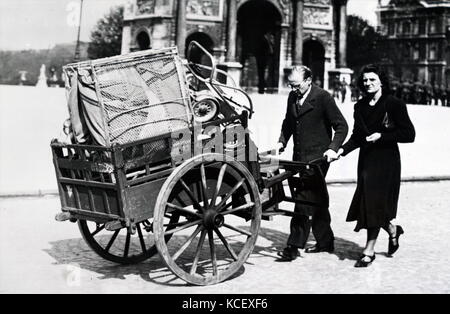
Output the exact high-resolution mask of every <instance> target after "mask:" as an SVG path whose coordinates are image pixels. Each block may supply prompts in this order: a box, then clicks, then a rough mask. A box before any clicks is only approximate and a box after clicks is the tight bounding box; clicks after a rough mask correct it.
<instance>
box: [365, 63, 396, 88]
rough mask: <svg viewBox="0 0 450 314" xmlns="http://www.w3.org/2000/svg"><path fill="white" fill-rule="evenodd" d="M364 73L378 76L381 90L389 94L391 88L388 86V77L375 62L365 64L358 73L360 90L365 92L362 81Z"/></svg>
mask: <svg viewBox="0 0 450 314" xmlns="http://www.w3.org/2000/svg"><path fill="white" fill-rule="evenodd" d="M364 73H375V74H377V75H378V77H379V78H380V81H381V84H382V86H381V88H382V90H383V93H384V94H389V93H390V92H391V88H390V84H389V79H388V77H387V75H386V73H384V71H383V70H382V69H381V68H380V67H379V66H378V65H376V64H368V65H366V66H365V67H364V68H363V69H362V70H361V73H360V75H359V78H358V87H359V89H360V90H361V91H363V92H365V91H366V89H365V88H364V83H363V75H364Z"/></svg>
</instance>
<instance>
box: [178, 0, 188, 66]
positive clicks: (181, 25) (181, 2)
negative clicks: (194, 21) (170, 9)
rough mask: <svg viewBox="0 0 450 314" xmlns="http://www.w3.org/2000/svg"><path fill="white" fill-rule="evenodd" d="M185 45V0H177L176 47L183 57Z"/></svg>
mask: <svg viewBox="0 0 450 314" xmlns="http://www.w3.org/2000/svg"><path fill="white" fill-rule="evenodd" d="M185 45H186V0H178V8H177V47H178V53H179V55H180V57H184V50H185Z"/></svg>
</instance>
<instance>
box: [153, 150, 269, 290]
mask: <svg viewBox="0 0 450 314" xmlns="http://www.w3.org/2000/svg"><path fill="white" fill-rule="evenodd" d="M223 159H224V155H219V154H204V155H200V156H196V157H194V158H191V159H189V160H187V161H185V162H184V163H183V164H182V165H180V166H179V167H178V168H176V169H175V171H174V172H172V174H171V175H170V176H169V177H168V178H167V180H166V181H165V183H164V185H163V186H162V188H161V192H160V193H159V195H158V198H157V201H156V205H155V213H154V220H153V222H154V233H155V241H156V246H157V248H158V251H159V253H160V255H161V257H162V258H163V260H164V262H165V263H166V265H167V266H168V267H169V269H170V270H171V271H172V272H173V273H175V274H176V275H177V276H178V277H180V278H181V279H183V280H185V281H187V282H189V283H191V284H196V285H210V284H215V283H218V282H221V281H224V280H226V279H227V278H229V277H230V276H232V275H233V274H235V273H236V272H237V271H238V270H239V269H240V268H241V266H242V265H243V264H244V263H245V261H246V260H247V258H248V256H249V255H250V253H251V252H252V250H253V248H254V246H255V242H256V238H257V236H258V231H259V226H260V223H261V202H260V199H259V194H258V188H257V185H256V183H255V180H254V179H253V177H252V175H251V174H250V172H249V171H248V170H247V168H245V166H244V165H243V164H242V163H240V162H237V161H235V160H223ZM170 213H172V214H177V215H179V216H180V221H179V222H178V223H177V224H176V226H171V227H172V228H171V229H170V230H169V228H166V229H165V230H164V228H165V225H164V216H165V215H167V214H170ZM168 235H173V238H172V240H171V241H170V242H166V241H165V240H164V237H166V236H168Z"/></svg>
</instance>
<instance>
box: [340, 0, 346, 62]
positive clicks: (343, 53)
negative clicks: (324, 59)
mask: <svg viewBox="0 0 450 314" xmlns="http://www.w3.org/2000/svg"><path fill="white" fill-rule="evenodd" d="M340 6H341V7H340V21H339V67H340V68H346V67H347V0H341V1H340Z"/></svg>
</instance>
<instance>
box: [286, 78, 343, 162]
mask: <svg viewBox="0 0 450 314" xmlns="http://www.w3.org/2000/svg"><path fill="white" fill-rule="evenodd" d="M297 98H298V96H297V94H296V93H295V92H294V91H292V92H291V93H290V94H289V97H288V104H287V110H286V117H285V119H284V121H283V125H282V128H281V135H280V139H279V142H281V143H282V144H283V146H284V147H286V145H287V142H288V141H289V139H290V137H291V136H293V138H294V156H293V160H295V161H304V162H308V161H311V160H313V159H317V158H320V157H322V156H323V153H324V152H325V151H326V150H328V149H332V150H334V151H335V152H337V151H338V149H339V148H340V147H341V145H342V143H343V142H344V140H345V138H346V136H347V132H348V125H347V122H346V121H345V119H344V117H343V115H342V113H341V111H340V110H339V108H338V107H337V105H336V102H335V101H334V99H333V97H331V95H330V94H329V93H328V92H326V91H325V90H323V89H321V88H320V87H317V86H315V85H313V86H312V88H311V91H310V93H309V95H308V96H307V98H306V99H305V101H304V103H303V105H302V106H300V105H298V104H297ZM332 130H334V131H335V133H334V136H333V138H332Z"/></svg>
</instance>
